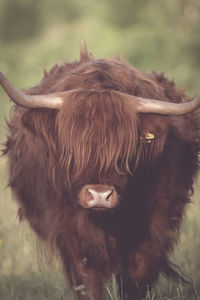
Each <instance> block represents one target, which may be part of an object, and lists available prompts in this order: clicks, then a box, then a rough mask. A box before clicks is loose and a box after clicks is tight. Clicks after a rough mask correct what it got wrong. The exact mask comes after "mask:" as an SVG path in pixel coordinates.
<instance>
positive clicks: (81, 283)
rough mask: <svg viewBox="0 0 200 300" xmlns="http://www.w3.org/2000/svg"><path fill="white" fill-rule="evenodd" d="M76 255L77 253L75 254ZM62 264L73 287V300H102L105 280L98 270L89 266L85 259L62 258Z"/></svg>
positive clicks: (65, 256)
mask: <svg viewBox="0 0 200 300" xmlns="http://www.w3.org/2000/svg"><path fill="white" fill-rule="evenodd" d="M74 254H75V253H74ZM62 262H63V267H64V271H65V273H66V276H67V279H68V281H69V283H70V285H71V295H72V296H71V299H73V300H75V299H78V300H102V299H103V297H102V294H103V285H104V282H103V278H102V274H100V273H99V272H98V271H97V270H94V269H92V267H90V266H87V261H86V259H85V258H83V259H80V257H79V256H78V255H77V256H76V257H75V256H74V255H73V257H67V255H66V252H65V255H64V256H62Z"/></svg>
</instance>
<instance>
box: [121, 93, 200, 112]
mask: <svg viewBox="0 0 200 300" xmlns="http://www.w3.org/2000/svg"><path fill="white" fill-rule="evenodd" d="M117 93H118V94H121V95H123V97H124V93H121V92H117ZM127 98H129V99H130V100H131V101H133V103H134V106H135V108H136V110H137V111H138V112H141V113H153V114H160V115H177V116H178V115H184V114H187V113H190V112H192V111H194V110H195V109H197V108H198V107H200V98H197V99H194V100H192V101H189V102H185V103H171V102H164V101H160V100H154V99H147V98H141V97H136V96H132V95H127Z"/></svg>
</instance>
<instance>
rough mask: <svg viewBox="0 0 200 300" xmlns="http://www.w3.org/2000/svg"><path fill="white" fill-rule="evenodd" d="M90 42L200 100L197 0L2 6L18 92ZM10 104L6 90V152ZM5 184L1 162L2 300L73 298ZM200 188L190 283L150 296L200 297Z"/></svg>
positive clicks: (186, 257) (184, 251)
mask: <svg viewBox="0 0 200 300" xmlns="http://www.w3.org/2000/svg"><path fill="white" fill-rule="evenodd" d="M84 41H86V42H87V45H88V48H89V51H91V52H92V53H93V55H94V56H95V57H97V58H102V57H112V56H116V55H118V54H120V55H121V56H122V57H123V58H124V59H125V60H127V61H128V62H129V63H131V64H132V65H133V66H134V67H136V68H138V69H140V70H142V71H150V70H155V71H164V72H165V74H166V76H167V77H169V78H170V79H172V78H173V79H174V80H175V82H176V84H177V87H178V88H185V89H186V91H187V94H188V95H190V96H191V97H195V96H197V95H200V1H199V0H190V1H187V0H165V1H160V0H101V1H97V0H57V1H55V0H42V1H41V0H29V1H27V0H1V1H0V69H1V70H2V72H4V74H5V75H6V76H7V77H8V78H9V79H10V81H11V82H13V83H14V85H15V86H16V87H17V88H27V87H29V86H33V85H35V84H37V83H38V82H39V81H40V80H41V78H42V71H43V69H47V70H48V69H49V68H50V67H51V66H52V65H53V64H55V63H62V62H65V61H73V60H78V59H79V46H80V44H81V43H83V42H84ZM11 105H12V104H11V103H10V102H9V100H8V98H7V96H6V95H5V93H4V92H3V90H2V89H0V143H1V149H2V148H3V143H4V142H5V140H6V125H5V120H6V119H7V118H8V117H9V110H10V108H11ZM7 180H8V177H7V165H6V159H5V158H1V159H0V300H4V299H6V300H11V299H12V300H14V299H19V300H23V299H26V300H27V299H38V300H39V299H41V300H44V299H69V298H68V296H67V295H68V290H67V289H66V287H65V281H64V278H63V275H62V272H61V269H60V267H59V265H57V264H56V263H55V264H53V265H52V264H51V265H50V264H49V263H48V264H47V265H48V266H46V265H45V264H43V263H41V261H42V260H40V258H38V255H37V254H36V253H37V243H36V242H35V239H34V237H33V235H32V234H31V233H30V231H29V230H28V228H27V226H24V225H22V226H21V225H20V226H19V224H18V220H17V216H16V215H17V207H16V205H15V203H14V201H12V195H11V193H10V190H9V188H7V187H6V185H7ZM199 189H200V187H198V186H197V184H196V188H195V194H194V196H193V203H192V204H190V206H189V209H188V211H187V214H186V216H185V220H184V223H183V226H182V227H183V228H182V233H181V236H180V243H179V244H178V246H177V248H176V252H175V255H174V256H173V257H172V260H173V261H174V262H175V263H177V264H178V265H179V266H180V267H181V269H182V270H183V271H184V273H186V274H187V275H188V276H189V277H190V279H191V284H189V285H186V286H185V285H182V284H181V283H177V284H174V283H173V282H172V281H170V280H168V281H166V280H164V279H163V278H161V279H160V282H159V283H158V285H157V286H156V287H155V289H154V290H153V292H152V294H151V296H150V295H149V298H148V299H200V217H199V216H200V199H199V198H200V190H199ZM38 261H39V263H38ZM107 289H109V287H107ZM107 297H108V299H117V298H116V297H117V296H113V294H110V292H108V296H107Z"/></svg>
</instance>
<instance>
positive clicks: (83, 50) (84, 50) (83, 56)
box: [80, 41, 92, 62]
mask: <svg viewBox="0 0 200 300" xmlns="http://www.w3.org/2000/svg"><path fill="white" fill-rule="evenodd" d="M90 59H92V54H91V53H89V51H88V47H87V44H86V42H85V41H84V43H83V45H80V62H84V61H88V60H90Z"/></svg>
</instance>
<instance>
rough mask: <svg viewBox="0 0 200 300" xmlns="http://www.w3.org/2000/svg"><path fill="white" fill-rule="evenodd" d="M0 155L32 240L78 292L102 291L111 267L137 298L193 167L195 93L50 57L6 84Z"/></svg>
mask: <svg viewBox="0 0 200 300" xmlns="http://www.w3.org/2000/svg"><path fill="white" fill-rule="evenodd" d="M0 83H1V85H2V86H3V88H4V89H5V91H6V92H7V94H8V96H9V97H10V99H11V100H12V101H13V102H15V104H16V105H15V107H14V109H13V111H12V116H11V120H10V121H9V122H8V128H9V135H8V139H7V143H6V149H5V151H4V152H5V154H6V155H7V156H8V160H9V174H10V181H9V184H10V186H11V188H12V190H13V192H14V194H15V197H16V199H17V201H18V203H19V207H20V216H21V218H26V219H27V220H28V222H29V224H30V226H31V228H32V229H33V230H34V231H35V232H36V234H37V235H38V237H39V238H40V239H42V240H44V241H46V242H47V243H48V244H49V245H51V246H52V247H56V249H57V251H58V253H59V255H60V257H61V260H62V263H63V266H64V270H65V273H66V277H67V279H68V281H69V282H70V284H71V286H79V285H83V286H84V287H85V292H84V293H83V291H80V290H79V289H78V290H77V298H78V299H85V300H88V299H95V300H100V299H102V298H103V286H104V283H105V281H106V280H109V278H111V276H112V274H114V275H115V278H116V281H117V282H118V284H119V293H120V294H121V297H122V298H123V299H126V300H127V299H129V300H133V299H141V298H142V297H144V295H145V293H146V290H147V287H148V288H151V286H152V285H153V284H154V283H155V281H156V280H157V278H158V275H159V274H160V273H164V274H166V275H168V276H171V275H172V276H179V274H178V272H177V270H176V269H175V268H174V266H173V264H172V263H171V262H170V260H169V255H170V253H171V251H172V249H173V246H174V244H175V241H176V240H177V237H178V232H179V227H180V224H181V220H182V216H183V214H184V210H185V207H186V206H187V204H188V203H189V201H190V199H189V197H190V195H191V192H192V191H193V180H194V177H195V175H196V174H197V171H198V152H199V149H200V147H199V137H200V134H199V117H198V114H197V108H198V107H199V106H200V99H194V100H191V99H189V97H187V96H186V95H185V94H184V92H183V91H178V90H177V89H176V87H175V84H174V82H173V81H169V80H168V79H167V78H165V76H164V75H163V74H160V73H156V72H151V73H143V72H140V71H138V70H136V69H134V68H132V67H131V66H130V65H128V64H126V63H125V62H124V61H122V60H121V59H119V58H116V59H95V58H93V57H92V55H91V54H89V53H88V51H87V49H86V47H83V48H81V55H80V61H77V62H76V61H75V62H72V63H65V64H63V65H60V66H59V65H55V66H54V67H53V68H52V69H51V70H50V71H49V72H46V71H44V77H43V79H42V81H41V82H40V83H39V84H38V85H36V86H35V87H33V88H30V89H29V90H26V91H19V90H16V89H15V88H14V87H13V85H12V84H11V83H10V82H9V81H8V80H7V79H6V77H5V76H4V75H3V74H2V73H1V74H0Z"/></svg>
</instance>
